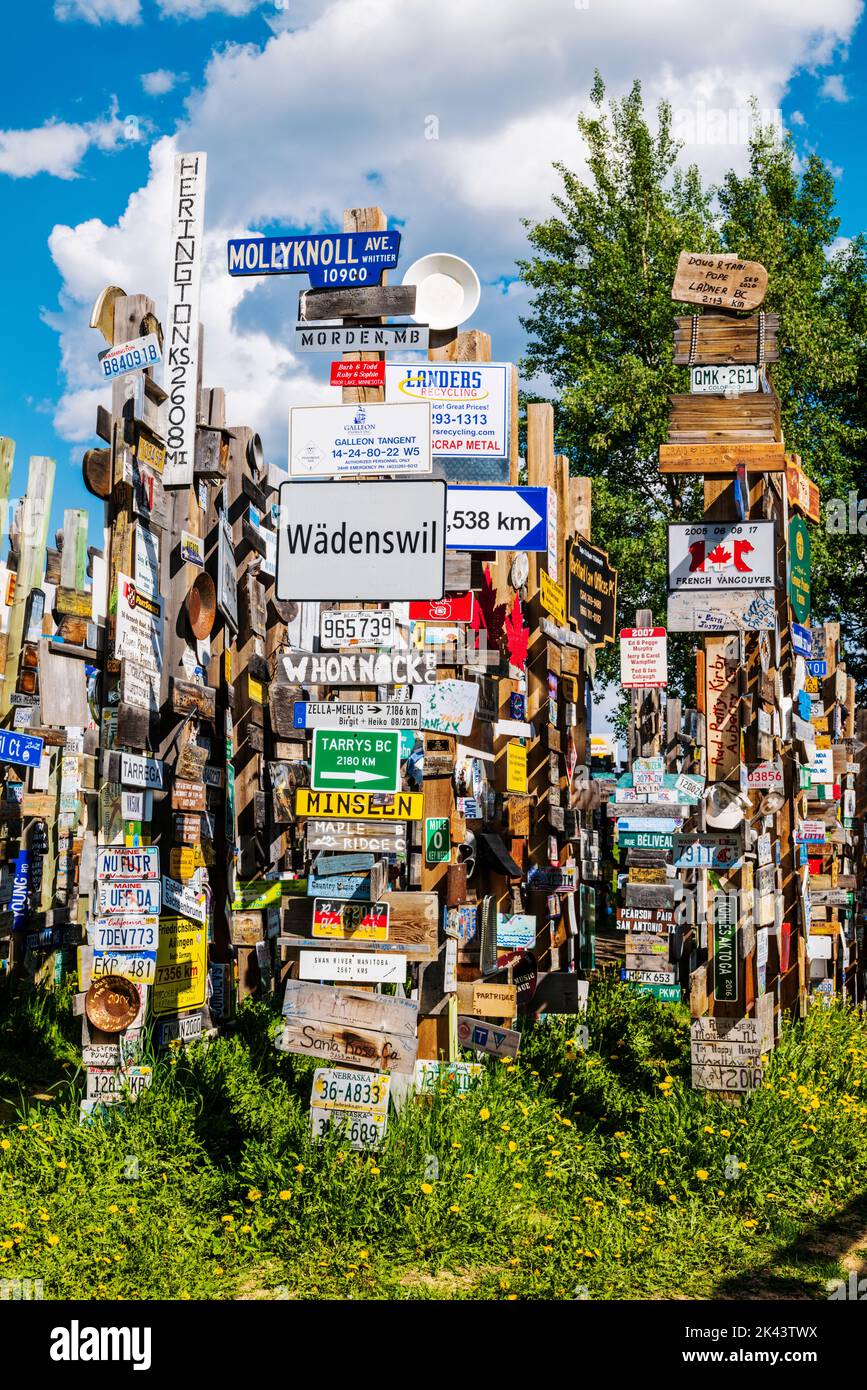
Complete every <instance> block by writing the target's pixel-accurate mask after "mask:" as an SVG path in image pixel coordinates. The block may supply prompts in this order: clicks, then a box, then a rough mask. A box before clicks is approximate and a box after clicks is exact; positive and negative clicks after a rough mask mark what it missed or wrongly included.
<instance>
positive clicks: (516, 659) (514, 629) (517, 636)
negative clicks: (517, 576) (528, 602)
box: [504, 594, 530, 671]
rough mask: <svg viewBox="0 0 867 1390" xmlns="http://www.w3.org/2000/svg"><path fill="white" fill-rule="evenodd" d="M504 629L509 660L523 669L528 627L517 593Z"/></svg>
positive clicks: (525, 661)
mask: <svg viewBox="0 0 867 1390" xmlns="http://www.w3.org/2000/svg"><path fill="white" fill-rule="evenodd" d="M504 630H505V636H506V650H507V652H508V654H509V661H510V662H511V664H512V665H513V666H517V668H518V670H519V671H523V670H524V668H525V666H526V665H527V646H528V644H529V641H530V629H529V628H528V627H527V624H526V623H525V622H524V614H523V611H522V609H521V600H520V598H519V597H518V595H517V594H515V598H514V601H513V603H512V611H511V613H510V614H509V616H508V618H507V619H506V622H505V627H504Z"/></svg>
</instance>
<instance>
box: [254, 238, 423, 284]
mask: <svg viewBox="0 0 867 1390" xmlns="http://www.w3.org/2000/svg"><path fill="white" fill-rule="evenodd" d="M399 251H400V232H387V231H383V232H327V233H317V234H316V235H314V236H256V237H233V239H232V240H231V241H230V242H229V245H228V256H229V274H230V275H309V277H310V283H311V285H314V286H317V287H319V288H321V287H323V286H325V285H339V286H342V287H346V286H347V285H378V284H379V278H380V275H381V273H382V271H383V270H393V269H394V267H395V266H396V265H397V258H398V253H399Z"/></svg>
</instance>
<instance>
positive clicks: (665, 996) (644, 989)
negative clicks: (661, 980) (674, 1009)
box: [629, 980, 680, 1004]
mask: <svg viewBox="0 0 867 1390" xmlns="http://www.w3.org/2000/svg"><path fill="white" fill-rule="evenodd" d="M629 987H630V989H635V990H637V991H638V993H639V994H652V995H653V997H654V999H658V1000H659V1002H660V1004H679V1003H680V985H645V984H639V983H638V982H637V981H636V980H630V981H629Z"/></svg>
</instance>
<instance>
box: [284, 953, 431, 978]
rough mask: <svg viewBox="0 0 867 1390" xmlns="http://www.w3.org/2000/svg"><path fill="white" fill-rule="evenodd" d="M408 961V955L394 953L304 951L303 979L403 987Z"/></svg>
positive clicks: (301, 961)
mask: <svg viewBox="0 0 867 1390" xmlns="http://www.w3.org/2000/svg"><path fill="white" fill-rule="evenodd" d="M406 960H407V958H406V956H402V955H398V954H397V953H396V952H394V953H393V952H390V951H312V950H308V951H301V952H300V954H299V957H298V962H299V979H302V980H327V981H333V982H334V983H335V984H347V983H353V984H354V983H356V982H358V983H360V984H370V985H374V984H377V985H378V984H397V985H402V984H403V983H404V981H405V980H406Z"/></svg>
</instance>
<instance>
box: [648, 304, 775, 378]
mask: <svg viewBox="0 0 867 1390" xmlns="http://www.w3.org/2000/svg"><path fill="white" fill-rule="evenodd" d="M674 323H675V329H674V361H675V364H676V365H677V366H678V367H687V366H691V367H693V369H695V368H696V367H698V366H699V365H707V364H711V365H712V364H714V363H720V362H741V363H756V364H757V363H758V361H759V357H760V355H761V354H762V352H763V354H764V360H765V361H766V362H776V361H777V359H778V358H779V355H780V350H779V345H778V343H777V333H778V331H779V327H780V316H779V314H771V313H768V314H765V315H764V318H763V319H761V318H760V317H759V316H758V315H756V316H755V317H753V318H749V319H734V318H732V317H731V316H730V315H729V314H701V315H695V314H685V315H681V316H679V317H678V318H676V319H675V321H674ZM760 349H761V352H760Z"/></svg>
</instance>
